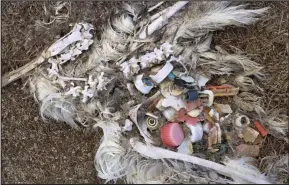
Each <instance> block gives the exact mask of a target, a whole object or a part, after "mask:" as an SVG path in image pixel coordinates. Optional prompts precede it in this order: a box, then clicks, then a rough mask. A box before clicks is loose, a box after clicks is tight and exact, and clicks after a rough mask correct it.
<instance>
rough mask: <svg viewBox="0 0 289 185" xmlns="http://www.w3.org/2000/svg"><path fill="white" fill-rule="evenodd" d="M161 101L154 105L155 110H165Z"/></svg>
mask: <svg viewBox="0 0 289 185" xmlns="http://www.w3.org/2000/svg"><path fill="white" fill-rule="evenodd" d="M163 100H164V98H161V99H160V100H159V101H158V103H157V104H156V108H157V109H158V110H159V111H163V110H165V108H164V107H163Z"/></svg>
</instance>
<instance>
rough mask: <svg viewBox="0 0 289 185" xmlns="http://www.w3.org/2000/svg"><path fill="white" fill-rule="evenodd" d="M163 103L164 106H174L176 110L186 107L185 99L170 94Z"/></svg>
mask: <svg viewBox="0 0 289 185" xmlns="http://www.w3.org/2000/svg"><path fill="white" fill-rule="evenodd" d="M162 105H163V106H164V107H172V108H174V109H175V110H176V111H179V110H180V109H181V108H185V107H186V104H185V102H184V100H183V99H181V98H177V97H175V96H169V97H168V98H165V99H164V100H163V102H162Z"/></svg>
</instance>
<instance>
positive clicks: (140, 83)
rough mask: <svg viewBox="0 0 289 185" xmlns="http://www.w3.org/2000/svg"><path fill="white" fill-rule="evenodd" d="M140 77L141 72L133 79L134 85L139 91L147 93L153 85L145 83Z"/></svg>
mask: <svg viewBox="0 0 289 185" xmlns="http://www.w3.org/2000/svg"><path fill="white" fill-rule="evenodd" d="M142 77H143V74H140V75H137V76H136V79H135V81H134V85H135V87H136V88H137V90H139V91H140V92H141V93H143V94H148V93H149V92H150V91H151V90H152V88H153V86H148V85H146V84H145V83H144V82H143V80H142Z"/></svg>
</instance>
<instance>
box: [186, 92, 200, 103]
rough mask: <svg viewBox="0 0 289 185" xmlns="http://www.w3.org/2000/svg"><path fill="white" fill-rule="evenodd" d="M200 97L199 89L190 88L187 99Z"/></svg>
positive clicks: (192, 99) (191, 99)
mask: <svg viewBox="0 0 289 185" xmlns="http://www.w3.org/2000/svg"><path fill="white" fill-rule="evenodd" d="M198 98H199V93H198V91H194V90H189V91H188V92H187V96H186V99H187V101H195V100H196V99H198Z"/></svg>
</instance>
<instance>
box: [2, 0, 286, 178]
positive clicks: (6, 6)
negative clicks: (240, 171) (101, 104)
mask: <svg viewBox="0 0 289 185" xmlns="http://www.w3.org/2000/svg"><path fill="white" fill-rule="evenodd" d="M1 4H2V17H1V21H2V25H1V29H2V43H1V48H2V69H1V73H2V74H3V73H5V72H8V71H11V70H13V69H16V68H18V67H20V66H22V65H24V64H26V63H27V62H29V61H30V60H32V59H33V58H34V57H36V56H37V54H39V53H40V52H41V51H42V50H43V49H44V48H45V47H47V46H49V45H50V44H51V43H52V42H53V41H55V40H56V39H57V38H58V37H60V36H62V35H63V34H65V33H67V32H68V31H69V30H70V27H69V26H68V25H69V23H75V22H78V21H87V22H90V23H92V24H93V25H94V27H95V28H96V30H95V33H96V36H99V33H100V31H101V24H102V23H104V21H105V20H106V19H107V18H108V16H109V15H110V13H111V11H112V10H113V8H115V7H116V6H118V5H119V3H113V2H85V3H84V2H72V3H71V13H70V17H69V18H68V19H67V20H66V21H65V22H54V23H53V24H51V25H48V26H46V28H44V27H35V23H36V20H45V21H46V22H49V19H50V16H51V15H53V14H54V12H53V9H52V6H53V5H54V4H55V2H33V3H32V2H25V1H23V2H3V1H2V2H1ZM44 4H45V6H46V8H47V10H48V11H47V12H45V11H43V7H44ZM249 4H250V6H251V7H265V6H270V7H271V10H270V13H269V16H268V17H267V18H266V19H265V20H263V21H261V22H259V23H257V24H256V25H254V26H250V27H247V28H228V29H226V30H224V31H220V32H217V33H216V34H215V37H214V44H216V45H221V46H222V47H223V48H225V49H226V50H228V51H235V49H234V48H233V47H231V46H234V47H236V48H238V49H239V50H240V51H242V52H245V53H247V54H248V55H249V56H250V57H251V58H252V59H253V60H254V61H256V62H258V63H261V64H262V65H263V66H264V67H265V69H264V71H265V73H266V75H267V80H266V81H265V83H264V84H262V86H263V88H264V90H265V93H264V100H265V101H264V103H265V106H266V107H267V108H268V110H271V109H279V110H281V111H282V112H285V113H286V110H287V107H288V63H287V62H288V48H289V47H288V42H287V40H288V27H287V25H288V24H287V20H288V17H287V16H288V6H289V4H288V2H255V3H251V2H250V3H249ZM286 46H287V48H286ZM22 85H23V84H22V83H21V81H17V82H15V83H12V84H10V85H8V86H7V87H5V88H4V89H2V123H3V124H2V138H1V139H2V154H1V155H2V178H1V180H2V183H97V182H98V180H97V178H96V174H95V170H94V166H93V159H94V154H95V151H96V149H97V143H98V140H99V138H100V137H99V135H98V134H95V133H86V134H83V133H82V132H76V131H73V130H71V129H69V128H68V126H66V125H64V124H45V123H43V122H42V121H41V120H40V117H39V113H38V105H37V104H36V103H35V101H34V100H33V98H32V97H31V96H29V94H28V93H26V92H24V91H22V90H21V87H22ZM277 146H278V147H277ZM286 146H287V145H285V144H284V141H280V140H276V139H274V138H272V137H268V138H266V141H265V143H264V144H263V147H262V150H261V153H260V158H262V157H264V156H266V155H268V154H270V155H272V154H275V155H276V154H279V153H284V152H285V151H286ZM273 149H275V151H276V153H275V152H273V151H274V150H273ZM272 152H273V153H272Z"/></svg>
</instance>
